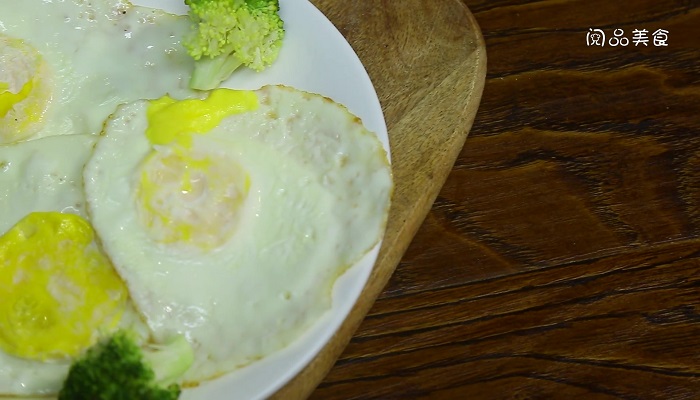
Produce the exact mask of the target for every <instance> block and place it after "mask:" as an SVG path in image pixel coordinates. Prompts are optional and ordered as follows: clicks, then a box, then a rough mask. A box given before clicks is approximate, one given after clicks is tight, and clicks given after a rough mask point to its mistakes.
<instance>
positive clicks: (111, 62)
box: [0, 0, 193, 144]
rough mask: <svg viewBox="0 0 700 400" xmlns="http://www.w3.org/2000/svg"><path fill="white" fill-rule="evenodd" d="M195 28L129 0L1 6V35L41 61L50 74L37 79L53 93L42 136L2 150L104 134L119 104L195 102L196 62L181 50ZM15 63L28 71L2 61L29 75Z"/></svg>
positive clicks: (6, 139)
mask: <svg viewBox="0 0 700 400" xmlns="http://www.w3.org/2000/svg"><path fill="white" fill-rule="evenodd" d="M188 24H189V22H188V20H187V17H186V16H175V15H171V14H167V13H165V12H164V11H161V10H156V9H150V8H146V7H139V6H133V5H132V4H131V3H129V2H128V1H125V0H89V1H88V0H62V1H42V0H23V1H9V0H3V1H0V35H4V36H6V37H9V38H14V39H20V40H22V41H23V42H24V43H25V44H26V45H28V46H31V47H32V48H33V49H35V50H36V51H37V52H38V53H39V54H40V56H41V58H42V59H43V60H44V61H45V64H46V68H43V69H42V70H41V71H40V72H37V74H38V75H40V76H36V77H35V78H36V79H37V86H39V83H42V82H44V83H46V82H48V84H47V86H48V89H47V90H48V91H49V95H48V100H49V101H48V105H47V106H46V111H45V113H44V116H43V122H42V124H43V126H42V128H41V129H39V130H38V131H37V132H29V135H27V134H25V133H24V132H16V133H15V134H14V135H13V134H9V133H7V132H5V133H4V134H3V135H0V144H1V143H11V142H14V141H17V140H24V139H27V138H38V137H43V136H48V135H59V134H70V133H79V134H80V133H93V134H95V133H99V131H100V130H101V127H102V123H103V121H104V119H105V118H106V117H107V116H108V115H109V114H110V113H112V112H113V111H114V109H115V107H116V105H117V104H120V103H123V102H127V101H133V100H137V99H142V98H143V99H147V98H155V97H160V96H162V95H163V94H165V93H170V94H171V96H174V97H179V96H186V95H188V94H190V93H191V92H190V90H189V89H188V88H187V82H188V79H189V76H190V73H191V68H192V63H193V61H192V59H191V58H190V57H189V56H187V54H186V51H185V50H184V48H182V46H181V45H180V38H181V37H182V36H183V35H184V32H186V31H187V29H188ZM2 43H3V42H2V41H0V46H2ZM1 54H3V51H2V49H0V55H1ZM25 59H30V58H29V57H25ZM13 60H14V61H13ZM13 63H14V64H21V62H20V60H18V57H13V58H7V59H4V60H3V58H2V57H0V64H2V65H0V68H2V69H3V70H8V71H11V70H12V69H20V70H21V69H22V68H23V67H22V65H14V64H13ZM15 75H18V74H15ZM0 77H2V74H0ZM15 90H16V89H15ZM12 117H13V118H16V117H17V115H13V116H12ZM19 118H22V115H21V113H20V114H19ZM0 122H2V118H0ZM6 124H8V125H9V124H10V122H9V121H7V122H6ZM0 133H3V131H2V130H0Z"/></svg>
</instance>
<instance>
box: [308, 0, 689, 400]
mask: <svg viewBox="0 0 700 400" xmlns="http://www.w3.org/2000/svg"><path fill="white" fill-rule="evenodd" d="M463 2H464V4H465V5H467V6H468V7H469V9H470V10H471V11H472V12H473V13H474V16H475V18H476V20H477V21H478V22H479V25H480V26H481V30H482V32H483V35H484V38H485V41H486V48H487V50H488V54H489V66H488V74H487V79H486V85H485V89H484V94H483V98H482V102H481V106H480V108H479V112H478V114H477V117H476V120H475V121H474V126H473V129H472V130H471V133H470V135H469V138H468V139H467V141H466V143H465V145H464V147H463V149H462V151H461V153H460V154H459V156H458V158H457V162H456V164H455V166H454V168H453V169H452V171H451V173H450V175H449V177H448V179H447V181H446V182H445V185H444V187H443V188H442V190H441V191H440V193H439V195H438V197H437V199H436V201H435V203H434V205H433V207H432V209H431V211H430V213H429V214H428V216H427V218H426V220H425V221H424V223H423V225H422V226H421V227H420V229H419V231H418V232H417V234H416V236H415V238H414V240H413V242H412V244H411V246H410V247H409V248H408V251H407V252H406V253H405V255H404V256H403V258H402V260H401V263H400V264H399V266H398V268H397V270H396V272H395V273H394V275H393V276H392V278H391V280H390V281H389V283H388V285H387V286H386V288H385V289H384V291H383V293H382V295H381V296H380V298H379V299H378V300H377V302H376V303H375V304H374V306H373V307H372V309H371V311H370V312H369V314H368V316H367V318H366V319H365V320H364V321H363V323H362V324H361V325H360V327H359V329H358V330H357V331H356V333H355V335H354V336H353V338H352V340H351V341H350V343H349V345H348V346H347V348H346V349H345V351H344V352H343V354H342V355H341V357H340V359H339V360H338V362H337V363H336V365H335V366H334V367H333V369H332V370H331V371H330V373H329V374H328V375H327V376H326V378H325V379H324V381H323V382H322V383H321V384H320V385H319V386H318V388H317V389H316V390H315V391H314V392H313V393H312V395H311V396H310V398H312V399H374V398H380V399H404V398H411V399H413V398H430V399H460V398H469V399H576V398H584V399H663V400H669V399H697V398H700V351H699V350H698V349H699V348H700V281H699V279H700V278H699V277H700V209H699V206H700V115H699V113H698V109H699V108H700V46H699V44H700V42H699V41H698V37H700V3H698V2H696V1H663V0H660V1H650V0H637V1H634V2H610V1H602V0H593V1H555V0H542V1H537V2H533V1H516V0H495V1H485V0H483V1H482V0H464V1H463ZM589 28H602V29H604V30H605V31H606V32H607V33H608V35H611V34H612V31H613V30H614V29H623V30H624V31H625V32H626V35H627V36H628V37H630V38H631V33H632V30H633V29H647V30H648V32H650V33H651V32H653V31H655V30H656V29H666V30H667V31H669V41H668V43H669V46H668V47H655V46H647V47H643V46H642V47H640V46H634V45H631V46H627V47H624V48H623V47H610V46H605V47H587V46H586V33H587V32H588V29H589ZM452 29H460V28H459V26H454V25H453V26H452Z"/></svg>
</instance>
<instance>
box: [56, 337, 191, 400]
mask: <svg viewBox="0 0 700 400" xmlns="http://www.w3.org/2000/svg"><path fill="white" fill-rule="evenodd" d="M193 361H194V353H193V351H192V347H191V346H190V344H189V343H188V342H187V339H185V337H184V336H177V337H175V339H173V340H172V341H170V342H168V343H166V344H164V345H160V346H150V347H149V348H147V349H144V350H142V349H141V347H139V345H138V344H137V343H136V341H135V340H134V336H133V335H132V334H130V333H128V332H125V331H118V332H117V333H115V334H114V335H112V336H110V337H108V338H105V339H104V340H102V341H100V342H99V343H97V344H96V345H94V346H93V347H91V348H90V349H88V351H87V353H86V354H85V355H84V356H83V357H82V358H81V359H79V360H77V361H76V362H74V363H73V364H72V365H71V367H70V370H69V372H68V377H67V378H66V381H65V382H64V383H63V388H62V389H61V391H60V392H59V394H58V400H127V399H128V400H133V399H139V400H174V399H177V398H178V397H179V396H180V391H181V390H180V386H179V385H178V384H176V383H174V382H175V380H176V379H177V378H179V377H180V376H181V375H182V374H184V373H185V371H187V369H189V367H190V366H191V365H192V362H193Z"/></svg>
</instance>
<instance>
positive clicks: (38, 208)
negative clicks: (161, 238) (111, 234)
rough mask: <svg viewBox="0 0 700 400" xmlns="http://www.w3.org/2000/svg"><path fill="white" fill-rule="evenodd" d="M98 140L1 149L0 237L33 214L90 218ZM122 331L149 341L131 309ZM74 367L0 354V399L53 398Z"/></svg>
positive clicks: (65, 139) (73, 138) (77, 138)
mask: <svg viewBox="0 0 700 400" xmlns="http://www.w3.org/2000/svg"><path fill="white" fill-rule="evenodd" d="M97 139H98V137H97V136H95V135H66V136H52V137H46V138H42V139H37V140H31V141H26V142H21V143H15V144H11V145H0V236H2V235H3V234H4V233H6V232H7V231H8V230H9V229H10V228H11V227H12V226H14V225H15V224H16V223H17V222H18V221H19V220H21V219H22V218H24V217H25V216H26V215H28V214H29V213H32V212H44V211H55V212H62V213H71V214H77V215H80V216H82V217H83V218H87V213H86V210H85V196H84V192H83V176H82V171H83V167H84V165H85V163H86V162H87V161H88V159H89V157H90V156H91V154H92V150H93V147H94V145H95V142H96V141H97ZM44 250H45V249H35V251H36V252H41V251H44ZM121 326H123V327H128V328H129V329H133V330H135V331H137V332H139V333H140V335H141V336H142V337H143V338H146V337H147V336H148V330H147V327H146V326H145V325H144V323H143V321H142V320H141V316H140V315H139V313H138V312H137V311H136V310H135V309H134V308H133V306H131V305H130V306H128V307H127V309H126V310H125V314H124V316H123V319H122V322H121ZM70 362H71V360H64V361H37V360H29V359H22V358H19V357H15V356H13V355H10V354H7V353H5V352H3V351H2V350H0V397H1V396H3V395H8V394H11V395H23V396H24V395H44V394H55V393H56V392H57V391H58V390H59V389H60V388H61V385H62V384H63V380H64V379H65V377H66V375H67V372H68V368H69V366H70Z"/></svg>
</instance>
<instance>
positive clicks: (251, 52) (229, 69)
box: [183, 0, 285, 90]
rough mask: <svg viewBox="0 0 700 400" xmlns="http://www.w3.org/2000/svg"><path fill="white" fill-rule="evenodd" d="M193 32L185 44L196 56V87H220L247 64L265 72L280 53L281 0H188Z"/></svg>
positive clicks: (281, 29)
mask: <svg viewBox="0 0 700 400" xmlns="http://www.w3.org/2000/svg"><path fill="white" fill-rule="evenodd" d="M185 4H187V5H188V6H189V7H190V11H189V16H190V20H191V21H192V31H191V32H190V34H189V35H188V36H187V37H186V38H185V39H184V40H183V44H184V46H185V48H186V49H187V51H188V53H189V54H190V56H192V58H194V59H195V63H194V72H193V73H192V77H191V78H190V87H191V88H193V89H200V90H209V89H213V88H215V87H217V86H218V85H219V84H220V83H221V82H223V81H224V80H225V79H227V78H228V77H229V76H231V74H232V73H233V71H235V70H236V69H237V68H238V67H240V66H241V65H245V66H247V67H248V68H251V69H253V70H255V71H258V72H260V71H262V70H263V69H265V68H266V67H268V66H269V65H271V64H272V63H273V62H274V61H275V60H276V59H277V55H278V54H279V51H280V47H281V46H282V39H283V38H284V33H285V32H284V23H283V21H282V19H281V18H280V15H279V0H185Z"/></svg>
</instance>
